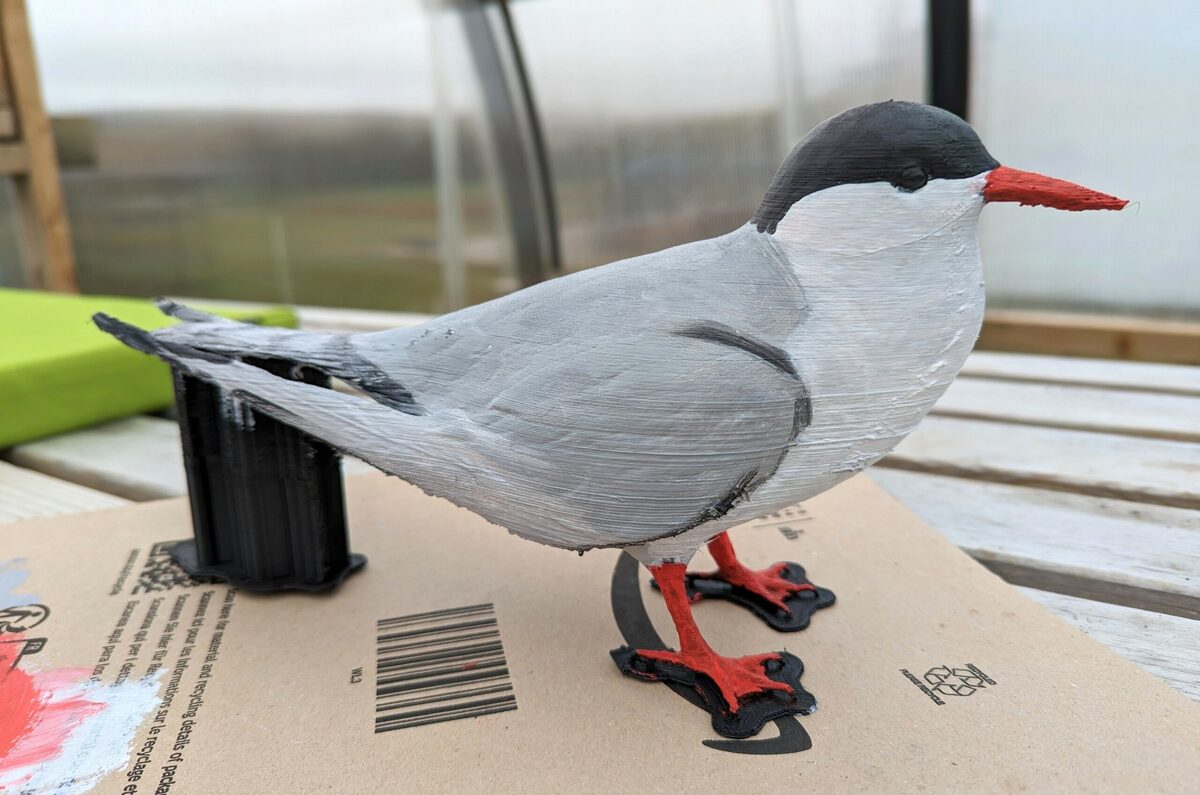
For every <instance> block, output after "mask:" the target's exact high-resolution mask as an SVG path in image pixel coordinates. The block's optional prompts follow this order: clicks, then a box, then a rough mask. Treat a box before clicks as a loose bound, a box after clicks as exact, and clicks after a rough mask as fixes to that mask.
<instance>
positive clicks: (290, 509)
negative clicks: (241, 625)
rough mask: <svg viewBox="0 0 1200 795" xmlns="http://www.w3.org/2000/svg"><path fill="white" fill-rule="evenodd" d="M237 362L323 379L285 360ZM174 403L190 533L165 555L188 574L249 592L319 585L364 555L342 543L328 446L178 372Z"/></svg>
mask: <svg viewBox="0 0 1200 795" xmlns="http://www.w3.org/2000/svg"><path fill="white" fill-rule="evenodd" d="M245 361H246V362H247V363H248V364H253V365H255V366H258V367H262V368H263V369H264V370H267V371H269V372H271V373H273V374H274V375H277V376H281V377H284V378H290V379H293V380H296V381H303V382H305V383H308V384H314V385H318V386H323V387H328V386H329V378H328V377H327V376H325V375H324V374H323V373H320V372H317V371H316V370H313V369H311V368H307V367H301V366H298V365H296V364H294V363H292V362H285V361H279V360H268V359H246V360H245ZM175 402H176V406H177V408H178V411H179V428H180V432H181V435H182V437H183V460H184V464H185V466H186V468H187V481H188V493H189V495H190V499H191V505H192V524H193V526H194V531H195V538H194V539H193V540H191V541H183V542H181V543H179V544H177V545H176V546H175V547H174V549H172V550H171V556H172V557H173V558H174V559H175V562H176V563H178V564H179V565H180V566H181V567H183V569H184V570H185V571H186V572H187V573H188V574H190V575H192V576H194V577H200V578H204V579H213V580H221V581H224V582H228V583H230V584H231V585H236V586H238V587H239V588H245V589H247V590H253V591H276V590H304V591H322V590H326V589H328V588H333V587H335V586H337V585H338V584H339V583H341V582H342V580H344V579H345V578H346V577H347V576H348V575H349V574H350V573H352V572H354V571H355V570H357V569H359V568H361V567H362V566H363V565H364V564H365V563H366V562H367V560H366V558H364V557H363V556H362V555H355V554H352V553H351V552H350V549H349V536H348V534H347V530H346V509H345V500H344V498H343V494H342V471H341V456H340V454H339V453H338V452H337V451H336V450H334V449H333V448H331V447H330V446H329V445H327V444H325V443H323V442H320V441H318V440H317V439H314V438H313V437H311V436H309V435H308V434H305V433H303V432H301V431H299V430H297V429H295V428H292V427H291V426H289V425H285V424H284V423H281V422H278V421H276V420H274V419H271V418H270V417H267V416H266V415H264V414H262V413H260V412H258V411H255V410H253V409H251V408H250V407H249V406H245V405H241V404H237V403H233V402H231V401H230V400H229V399H227V398H225V397H223V396H222V394H221V391H220V390H219V389H218V388H217V387H216V386H214V385H212V384H209V383H207V382H205V381H201V380H199V379H197V378H193V377H191V376H187V375H183V374H180V373H178V372H176V373H175Z"/></svg>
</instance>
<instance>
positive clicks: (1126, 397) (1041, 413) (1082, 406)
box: [933, 377, 1200, 442]
mask: <svg viewBox="0 0 1200 795" xmlns="http://www.w3.org/2000/svg"><path fill="white" fill-rule="evenodd" d="M933 413H934V414H937V415H939V416H943V417H962V418H965V419H979V420H994V421H1001V422H1015V423H1020V424H1023V425H1038V426H1044V427H1049V428H1071V429H1074V430H1081V431H1100V432H1103V433H1117V434H1122V435H1125V436H1142V437H1146V438H1152V439H1175V440H1177V441H1182V442H1200V399H1198V398H1196V397H1188V396H1184V395H1159V394H1148V393H1145V392H1132V391H1126V390H1115V389H1097V388H1095V387H1086V386H1063V385H1060V384H1034V383H1018V382H1015V381H994V380H991V379H986V378H971V377H963V378H959V379H957V380H956V381H955V382H954V383H953V384H951V385H950V388H949V389H948V390H947V391H946V394H945V395H943V396H942V398H941V399H940V400H939V401H938V402H937V405H936V406H934V408H933Z"/></svg>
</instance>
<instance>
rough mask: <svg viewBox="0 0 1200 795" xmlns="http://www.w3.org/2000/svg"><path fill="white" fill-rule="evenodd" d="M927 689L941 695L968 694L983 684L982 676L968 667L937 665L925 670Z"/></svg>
mask: <svg viewBox="0 0 1200 795" xmlns="http://www.w3.org/2000/svg"><path fill="white" fill-rule="evenodd" d="M925 683H926V684H928V685H929V686H930V687H929V689H930V690H932V691H933V692H935V693H940V694H941V695H943V696H969V695H971V694H972V693H974V692H975V691H976V690H980V689H982V688H983V687H984V686H985V685H984V683H983V677H982V676H980V675H979V673H977V672H976V671H973V670H972V669H970V668H951V667H950V666H948V665H939V666H937V667H936V668H930V669H929V670H928V671H926V672H925Z"/></svg>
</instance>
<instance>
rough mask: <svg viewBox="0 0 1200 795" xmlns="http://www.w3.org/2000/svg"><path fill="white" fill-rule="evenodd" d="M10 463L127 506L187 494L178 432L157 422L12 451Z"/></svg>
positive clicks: (144, 420) (125, 423) (104, 428)
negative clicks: (120, 500)
mask: <svg viewBox="0 0 1200 795" xmlns="http://www.w3.org/2000/svg"><path fill="white" fill-rule="evenodd" d="M7 458H8V460H9V461H11V462H13V463H14V464H17V465H19V466H23V467H26V468H27V469H33V470H36V471H38V472H43V473H45V474H47V475H52V476H54V477H56V478H61V479H62V480H67V481H70V482H72V483H78V484H80V485H83V486H88V487H90V488H94V489H98V490H99V491H103V492H107V493H109V494H116V495H118V496H121V497H124V498H126V499H129V500H154V499H159V498H162V497H175V496H178V495H180V494H183V493H185V492H186V491H187V481H186V479H185V477H184V473H183V453H182V452H181V450H180V447H179V426H178V425H176V424H175V423H173V422H171V421H170V420H165V419H160V418H158V417H130V418H129V419H124V420H118V421H117V422H110V423H107V424H105V425H97V426H95V427H93V428H87V429H85V430H82V431H75V432H73V433H66V434H62V435H61V436H52V437H50V438H48V439H41V440H39V441H36V442H31V443H30V444H25V445H20V446H18V447H14V448H13V449H12V450H10V451H9V452H8V455H7Z"/></svg>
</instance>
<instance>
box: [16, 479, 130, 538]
mask: <svg viewBox="0 0 1200 795" xmlns="http://www.w3.org/2000/svg"><path fill="white" fill-rule="evenodd" d="M127 503H128V500H123V499H121V498H120V497H114V496H113V495H111V494H105V493H104V492H100V491H95V490H93V489H89V488H85V487H83V486H78V485H76V484H74V483H67V482H66V481H63V480H58V479H57V478H52V477H50V476H48V475H43V474H41V473H39V472H33V471H31V470H28V469H22V468H21V467H16V466H13V465H12V464H6V463H5V462H3V461H0V524H4V523H6V522H15V521H18V520H20V519H33V518H35V517H38V516H57V515H59V514H66V513H83V512H84V511H99V510H103V509H105V508H116V507H118V506H121V505H125V504H127ZM0 534H2V531H0Z"/></svg>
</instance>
